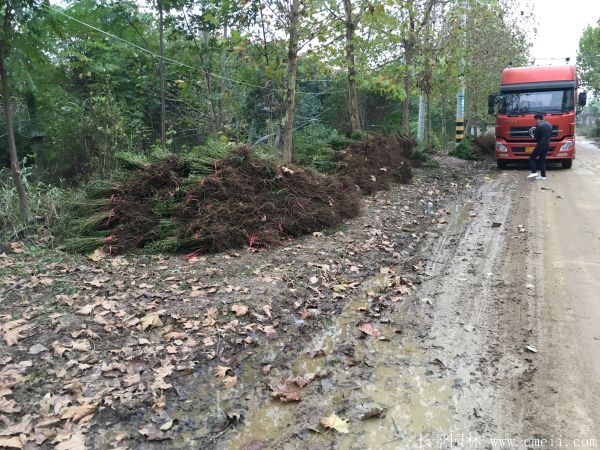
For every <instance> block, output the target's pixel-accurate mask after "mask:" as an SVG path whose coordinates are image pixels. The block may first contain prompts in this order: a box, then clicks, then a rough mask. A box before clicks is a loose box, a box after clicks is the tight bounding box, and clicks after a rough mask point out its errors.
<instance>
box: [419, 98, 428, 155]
mask: <svg viewBox="0 0 600 450" xmlns="http://www.w3.org/2000/svg"><path fill="white" fill-rule="evenodd" d="M426 111H427V95H426V94H423V93H422V94H421V95H419V122H418V125H417V142H418V143H419V144H422V143H423V142H424V141H425V112H426Z"/></svg>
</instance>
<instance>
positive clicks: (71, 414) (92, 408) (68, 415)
mask: <svg viewBox="0 0 600 450" xmlns="http://www.w3.org/2000/svg"><path fill="white" fill-rule="evenodd" d="M97 409H98V405H93V404H90V403H84V404H83V405H79V406H69V407H67V408H65V409H64V410H63V413H62V415H61V416H60V418H61V419H73V421H74V422H77V421H79V420H81V419H83V418H84V417H87V416H89V415H90V414H93V413H94V412H96V410H97Z"/></svg>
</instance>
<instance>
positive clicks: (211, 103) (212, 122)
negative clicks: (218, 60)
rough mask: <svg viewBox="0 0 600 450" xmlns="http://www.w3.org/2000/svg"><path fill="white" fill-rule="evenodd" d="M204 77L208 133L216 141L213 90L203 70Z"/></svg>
mask: <svg viewBox="0 0 600 450" xmlns="http://www.w3.org/2000/svg"><path fill="white" fill-rule="evenodd" d="M204 77H205V78H206V90H207V91H208V111H209V113H210V131H211V134H212V136H213V138H215V139H217V137H218V135H219V133H218V130H217V114H216V111H215V104H214V100H213V90H212V85H211V82H210V72H209V71H208V69H204Z"/></svg>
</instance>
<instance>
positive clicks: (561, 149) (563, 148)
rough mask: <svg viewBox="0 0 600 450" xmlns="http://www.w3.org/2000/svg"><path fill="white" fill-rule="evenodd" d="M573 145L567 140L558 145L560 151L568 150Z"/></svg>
mask: <svg viewBox="0 0 600 450" xmlns="http://www.w3.org/2000/svg"><path fill="white" fill-rule="evenodd" d="M573 145H574V142H573V141H567V142H565V143H564V144H563V145H561V146H560V151H561V152H564V151H566V150H569V149H570V148H572V147H573Z"/></svg>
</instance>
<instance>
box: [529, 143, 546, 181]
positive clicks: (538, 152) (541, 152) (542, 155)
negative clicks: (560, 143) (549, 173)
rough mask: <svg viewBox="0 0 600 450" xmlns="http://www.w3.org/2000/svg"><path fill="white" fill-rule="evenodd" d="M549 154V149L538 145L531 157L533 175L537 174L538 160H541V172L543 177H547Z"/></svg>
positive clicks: (530, 165)
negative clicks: (547, 158) (547, 156)
mask: <svg viewBox="0 0 600 450" xmlns="http://www.w3.org/2000/svg"><path fill="white" fill-rule="evenodd" d="M547 154H548V149H547V148H541V147H540V146H539V145H536V147H535V150H534V151H533V153H532V154H531V155H529V169H530V170H531V173H536V172H537V169H536V163H535V160H536V158H538V157H539V159H540V172H541V175H542V176H543V177H545V176H546V155H547Z"/></svg>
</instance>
